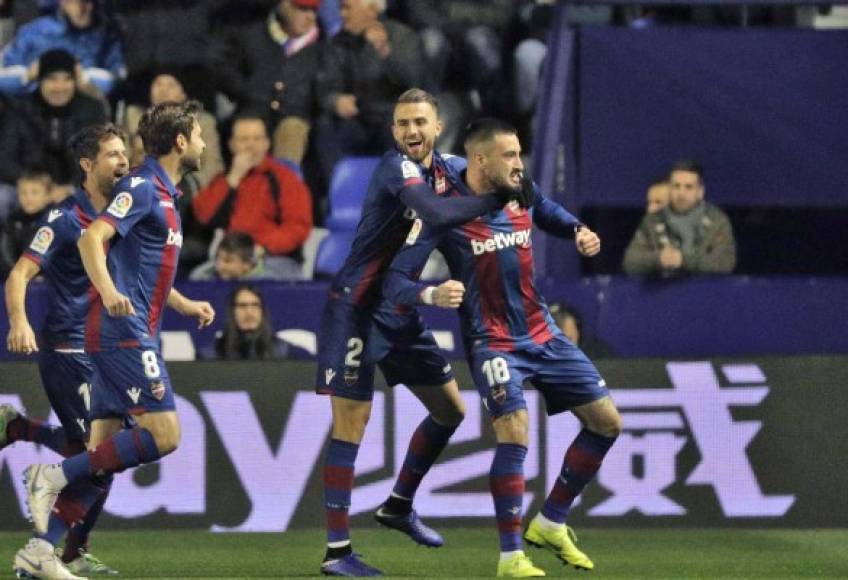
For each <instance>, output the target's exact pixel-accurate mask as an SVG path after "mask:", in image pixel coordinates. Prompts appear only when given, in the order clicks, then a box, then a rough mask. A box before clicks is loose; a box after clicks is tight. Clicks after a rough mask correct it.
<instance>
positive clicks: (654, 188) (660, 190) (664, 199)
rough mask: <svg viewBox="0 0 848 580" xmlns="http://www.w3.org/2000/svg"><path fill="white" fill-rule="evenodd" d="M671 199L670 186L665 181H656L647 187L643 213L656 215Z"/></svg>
mask: <svg viewBox="0 0 848 580" xmlns="http://www.w3.org/2000/svg"><path fill="white" fill-rule="evenodd" d="M669 197H671V185H669V183H668V180H667V179H658V180H656V181H654V182H653V183H652V184H651V186H650V187H648V194H647V196H646V198H647V199H646V206H645V213H648V214H651V213H657V212H658V211H661V210H662V209H663V208H665V206H667V205H668V198H669Z"/></svg>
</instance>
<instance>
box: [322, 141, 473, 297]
mask: <svg viewBox="0 0 848 580" xmlns="http://www.w3.org/2000/svg"><path fill="white" fill-rule="evenodd" d="M464 168H465V160H464V159H462V158H460V157H454V156H451V155H441V154H439V153H437V152H434V153H433V163H432V164H431V166H430V168H429V169H427V168H424V167H423V166H422V165H421V164H419V163H416V162H414V161H412V160H411V159H409V157H407V156H406V155H404V154H403V153H400V152H399V151H397V150H392V151H389V152H387V153H386V154H385V155H383V158H382V159H381V160H380V163H379V165H377V168H376V169H375V170H374V173H373V175H372V176H371V181H370V183H369V185H368V192H367V193H366V195H365V200H364V202H363V204H362V216H361V217H360V219H359V224H358V225H357V228H356V236H355V238H354V240H353V244H352V245H351V249H350V254H348V257H347V260H346V261H345V263H344V266H342V268H341V270H340V271H339V272H338V274H336V277H335V278H334V280H333V284H332V291H333V292H335V293H336V294H338V295H340V296H343V297H345V299H347V300H350V301H351V302H352V303H353V304H357V305H362V306H366V307H374V306H376V305H377V304H378V303H379V301H380V298H381V287H382V283H383V277H384V275H385V271H386V269H387V268H388V266H389V264H390V263H391V261H392V258H393V257H394V255H395V252H397V250H398V248H400V247H401V245H402V244H403V241H404V239H406V235H407V233H408V232H409V228H410V226H411V225H412V222H413V220H414V219H415V218H416V217H417V215H416V213H415V211H413V210H412V209H410V208H408V207H407V206H406V205H405V204H404V203H403V202H402V201H401V199H400V197H401V192H402V191H403V190H404V189H407V188H414V187H419V188H420V187H426V188H428V189H429V190H431V191H430V193H431V194H432V192H435V193H436V194H441V193H444V191H445V190H446V189H447V186H448V183H449V180H450V179H458V177H456V176H458V174H459V172H460V171H461V170H462V169H464ZM451 176H452V177H451ZM480 213H482V212H477V214H476V215H479V214H480Z"/></svg>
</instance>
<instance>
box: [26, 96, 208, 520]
mask: <svg viewBox="0 0 848 580" xmlns="http://www.w3.org/2000/svg"><path fill="white" fill-rule="evenodd" d="M199 111H200V105H199V104H198V103H196V102H187V103H181V104H175V103H163V104H160V105H156V106H155V107H152V108H150V109H149V110H148V111H147V112H145V113H144V115H143V116H142V118H141V121H140V122H139V128H138V131H139V133H140V134H141V138H142V140H143V142H144V148H145V150H146V151H147V153H148V154H149V157H147V158H145V160H144V162H143V163H142V164H141V165H140V166H139V167H137V168H136V169H134V170H133V171H132V172H131V173H130V174H128V175H127V176H125V177H123V178H122V179H121V180H120V181H119V182H118V183H117V185H116V186H115V190H114V191H116V192H117V194H116V195H115V196H114V198H113V199H112V201H111V203H110V204H109V206H108V207H107V208H106V210H105V211H104V212H103V213H102V214H100V216H99V217H98V218H97V219H96V220H94V221H93V222H92V223H91V224H90V225H89V226H88V228H87V229H86V231H85V233H84V234H83V235H82V237H81V238H80V240H79V244H78V246H79V251H80V255H81V257H82V263H83V266H84V267H85V271H86V273H87V274H88V277H89V279H90V280H91V282H92V284H93V285H94V287H95V288H96V290H97V292H98V296H97V298H96V299H95V300H94V301H93V302H92V304H91V306H90V308H89V310H88V313H87V315H86V324H85V351H86V352H87V353H89V354H90V356H91V360H92V362H93V364H94V376H93V388H92V390H91V408H90V417H91V419H92V425H91V436H90V439H89V447H90V450H89V451H87V452H83V453H80V454H78V455H75V456H73V457H70V458H68V459H66V460H65V461H63V462H62V463H59V464H55V465H43V464H36V465H31V466H29V467H28V468H27V469H26V472H25V484H26V489H27V503H28V505H29V509H30V515H31V516H32V521H33V526H34V527H35V531H36V533H38V534H44V533H45V532H46V531H47V528H48V521H49V514H50V512H51V510H52V508H53V505H54V503H56V502H57V499H56V498H57V496H58V497H59V499H58V502H60V503H61V502H62V501H63V496H64V495H65V494H67V493H69V492H70V490H71V489H72V485H71V484H73V483H75V482H78V481H82V480H84V479H86V478H90V477H91V476H93V475H98V476H99V475H106V476H108V475H110V474H113V473H116V472H120V471H123V470H125V469H127V468H130V467H135V466H136V465H139V464H142V463H151V462H155V461H158V460H159V459H160V458H161V457H163V456H165V455H167V454H169V453H171V452H172V451H174V450H175V449H176V448H177V444H178V443H179V438H180V424H179V419H178V417H177V413H176V410H175V407H174V392H173V388H172V386H171V381H170V378H169V377H168V372H167V369H166V368H165V365H164V363H163V361H162V356H161V353H160V352H159V330H160V327H161V318H162V311H163V310H164V307H165V305H166V303H167V305H168V306H170V307H172V308H174V309H176V310H177V311H178V312H180V313H182V314H183V315H185V316H192V317H195V318H197V319H198V321H199V325H200V327H205V326H207V325H209V324H210V323H211V322H212V320H213V319H214V316H215V312H214V310H213V309H212V307H211V305H210V304H209V303H208V302H200V301H195V300H189V299H188V298H186V297H185V296H183V295H182V294H180V293H179V292H178V291H176V290H174V289H173V288H172V284H173V280H174V275H175V272H176V267H177V258H178V255H179V248H180V245H181V243H182V231H181V227H180V217H179V212H178V211H177V207H176V203H177V198H178V197H179V195H180V192H179V190H178V189H177V187H176V185H175V184H176V183H178V182H179V181H180V179H181V178H182V176H183V175H184V174H185V173H187V172H189V171H196V170H197V169H198V168H199V164H200V155H201V153H202V152H203V148H204V142H203V138H202V137H201V134H200V126H199V125H198V122H197V113H198V112H199ZM107 242H108V243H109V249H108V256H107V253H106V250H105V249H104V246H105V245H106V244H107ZM125 421H131V422H132V423H133V426H132V428H128V429H122V426H123V424H124V422H125ZM60 492H61V495H60ZM80 503H82V500H80Z"/></svg>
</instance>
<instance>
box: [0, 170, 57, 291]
mask: <svg viewBox="0 0 848 580" xmlns="http://www.w3.org/2000/svg"><path fill="white" fill-rule="evenodd" d="M49 205H50V176H49V175H48V174H47V172H45V171H44V170H41V169H36V168H33V169H28V170H25V171H24V172H23V173H22V174H21V176H20V177H19V178H18V207H17V208H16V209H15V210H14V211H12V213H10V214H9V217H8V219H7V220H6V221H5V223H3V224H0V278H2V279H5V278H6V275H7V274H8V273H9V271H10V270H11V269H12V266H14V265H15V262H17V261H18V258H19V257H20V256H21V254H22V253H23V251H24V249H25V248H26V247H27V246H28V245H29V243H30V241H31V240H32V236H33V235H34V234H35V232H36V230H37V229H38V223H39V221H40V220H41V217H42V216H43V215H44V214H45V213H46V212H47V210H48V206H49Z"/></svg>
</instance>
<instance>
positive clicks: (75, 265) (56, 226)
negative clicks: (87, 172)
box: [23, 188, 97, 349]
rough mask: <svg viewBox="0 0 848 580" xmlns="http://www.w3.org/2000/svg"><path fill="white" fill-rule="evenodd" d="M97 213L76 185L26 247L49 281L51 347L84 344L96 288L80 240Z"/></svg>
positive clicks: (46, 341)
mask: <svg viewBox="0 0 848 580" xmlns="http://www.w3.org/2000/svg"><path fill="white" fill-rule="evenodd" d="M96 217H97V212H96V211H95V209H94V207H93V206H92V205H91V202H90V201H89V199H88V194H86V192H85V191H84V190H83V189H82V188H77V190H76V191H75V192H74V194H73V195H71V196H69V197H68V198H67V199H65V200H64V201H62V202H61V203H60V204H58V205H56V206H55V207H53V208H51V209H50V210H49V211H48V212H47V213H46V214H45V216H44V217H43V218H42V220H41V223H40V224H39V227H38V231H36V233H35V235H34V236H33V238H32V242H31V243H30V245H29V247H28V248H27V249H26V250H24V253H23V257H24V258H27V259H29V260H31V261H33V262H35V263H36V264H37V265H38V266H39V268H41V271H42V273H43V276H44V280H45V282H46V284H47V317H46V318H45V320H44V329H43V333H42V335H43V340H44V346H45V347H46V348H48V349H56V348H63V349H64V348H68V349H81V348H83V344H84V339H85V315H86V313H87V312H88V309H89V306H90V304H91V302H92V301H93V300H94V299H95V297H96V296H97V291H96V290H95V289H94V287H93V286H92V285H91V282H89V280H88V276H87V275H86V273H85V269H84V268H83V267H82V259H81V258H80V254H79V250H78V249H77V241H79V239H80V236H82V233H83V232H84V231H85V228H87V227H88V224H90V223H91V220H93V219H94V218H96Z"/></svg>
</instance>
